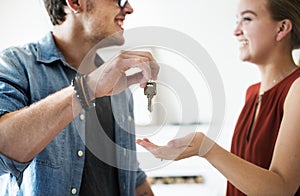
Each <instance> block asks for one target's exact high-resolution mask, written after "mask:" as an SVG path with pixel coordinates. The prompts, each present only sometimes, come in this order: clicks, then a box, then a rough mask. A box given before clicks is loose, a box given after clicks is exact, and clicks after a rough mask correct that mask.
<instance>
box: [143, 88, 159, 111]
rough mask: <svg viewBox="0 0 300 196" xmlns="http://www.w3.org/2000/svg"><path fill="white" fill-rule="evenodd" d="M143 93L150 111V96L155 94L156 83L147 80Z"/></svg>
mask: <svg viewBox="0 0 300 196" xmlns="http://www.w3.org/2000/svg"><path fill="white" fill-rule="evenodd" d="M144 95H146V96H147V98H148V110H149V112H152V98H153V96H154V95H156V83H155V82H147V86H146V87H145V88H144Z"/></svg>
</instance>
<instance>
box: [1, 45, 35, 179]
mask: <svg viewBox="0 0 300 196" xmlns="http://www.w3.org/2000/svg"><path fill="white" fill-rule="evenodd" d="M24 63H25V62H23V60H22V58H21V57H20V56H18V55H17V54H16V51H13V50H10V49H8V50H5V51H3V52H2V53H1V54H0V116H1V115H4V114H5V113H9V112H12V111H15V110H18V109H21V108H23V107H25V106H27V104H28V95H27V90H26V89H28V79H27V74H26V73H25V69H24ZM28 165H29V163H19V162H16V161H13V160H11V159H10V158H8V157H6V156H5V155H3V154H1V153H0V175H3V174H7V173H10V174H12V175H13V176H15V177H16V179H17V180H18V181H19V180H22V173H23V171H24V170H25V168H26V167H27V166H28Z"/></svg>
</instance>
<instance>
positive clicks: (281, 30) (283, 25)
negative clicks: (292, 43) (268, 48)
mask: <svg viewBox="0 0 300 196" xmlns="http://www.w3.org/2000/svg"><path fill="white" fill-rule="evenodd" d="M292 28H293V24H292V22H291V21H290V20H288V19H285V20H282V21H280V22H279V23H278V31H277V39H276V40H277V41H281V40H282V39H283V38H285V37H286V36H287V35H288V34H289V33H290V32H291V31H292Z"/></svg>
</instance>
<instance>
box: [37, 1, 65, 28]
mask: <svg viewBox="0 0 300 196" xmlns="http://www.w3.org/2000/svg"><path fill="white" fill-rule="evenodd" d="M43 1H44V4H45V7H46V10H47V12H48V14H49V17H50V20H51V22H52V24H53V25H58V24H61V23H62V22H63V21H64V20H65V16H66V13H65V11H64V6H66V5H67V3H66V0H43Z"/></svg>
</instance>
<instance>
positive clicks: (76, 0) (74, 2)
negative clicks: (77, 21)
mask: <svg viewBox="0 0 300 196" xmlns="http://www.w3.org/2000/svg"><path fill="white" fill-rule="evenodd" d="M66 3H67V5H68V7H69V8H70V9H71V10H72V12H74V13H75V14H78V13H79V12H80V0H66Z"/></svg>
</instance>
